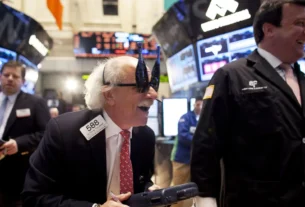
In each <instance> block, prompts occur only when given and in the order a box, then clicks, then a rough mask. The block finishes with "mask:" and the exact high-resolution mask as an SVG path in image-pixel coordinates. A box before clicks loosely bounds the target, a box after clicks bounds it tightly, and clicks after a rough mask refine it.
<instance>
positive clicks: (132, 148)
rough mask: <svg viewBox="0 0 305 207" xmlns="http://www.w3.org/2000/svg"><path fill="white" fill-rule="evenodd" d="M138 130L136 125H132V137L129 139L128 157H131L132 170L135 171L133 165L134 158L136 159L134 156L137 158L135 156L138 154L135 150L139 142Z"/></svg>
mask: <svg viewBox="0 0 305 207" xmlns="http://www.w3.org/2000/svg"><path fill="white" fill-rule="evenodd" d="M138 130H139V129H138V128H137V127H133V129H132V138H131V140H130V159H131V163H132V169H133V171H135V169H134V166H136V165H135V163H136V160H137V159H136V158H137V156H139V155H137V151H136V149H137V144H138V143H139V142H137V134H138Z"/></svg>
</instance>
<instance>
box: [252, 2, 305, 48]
mask: <svg viewBox="0 0 305 207" xmlns="http://www.w3.org/2000/svg"><path fill="white" fill-rule="evenodd" d="M287 3H291V4H297V5H301V6H305V0H265V1H264V2H263V3H262V5H261V6H260V8H259V10H258V11H257V12H256V14H255V17H254V20H253V29H254V38H255V42H256V44H259V43H260V42H261V41H262V40H263V39H264V32H263V24H264V23H270V24H272V25H274V26H276V27H280V26H281V21H282V9H283V5H284V4H287Z"/></svg>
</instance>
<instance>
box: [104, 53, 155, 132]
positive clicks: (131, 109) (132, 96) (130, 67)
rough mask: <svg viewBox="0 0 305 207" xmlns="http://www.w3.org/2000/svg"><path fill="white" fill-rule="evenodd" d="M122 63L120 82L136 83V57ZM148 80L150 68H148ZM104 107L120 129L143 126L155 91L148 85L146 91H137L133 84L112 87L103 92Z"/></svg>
mask: <svg viewBox="0 0 305 207" xmlns="http://www.w3.org/2000/svg"><path fill="white" fill-rule="evenodd" d="M130 60H131V61H129V62H127V63H126V64H124V67H123V69H122V70H123V73H124V77H123V78H122V80H121V82H120V83H136V79H135V68H136V65H137V59H135V58H133V59H130ZM148 74H149V80H150V78H151V77H150V76H151V73H150V70H148ZM104 97H105V101H106V102H105V105H104V108H105V110H106V112H107V113H108V115H109V116H110V117H111V119H112V120H113V121H114V122H115V123H116V124H117V125H118V126H119V127H120V128H122V129H128V128H130V127H133V126H144V125H146V123H147V118H148V111H149V108H150V106H151V105H152V104H153V101H154V100H155V99H156V98H157V92H156V91H155V90H154V89H153V88H152V87H150V89H149V91H148V92H147V93H139V92H138V90H137V88H136V87H134V86H127V87H116V86H115V87H114V88H113V89H112V90H110V91H108V92H105V93H104Z"/></svg>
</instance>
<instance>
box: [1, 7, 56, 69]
mask: <svg viewBox="0 0 305 207" xmlns="http://www.w3.org/2000/svg"><path fill="white" fill-rule="evenodd" d="M0 25H1V26H0V46H1V47H4V48H7V49H9V50H12V51H14V52H16V53H17V54H21V55H23V56H25V57H26V58H27V59H29V60H30V61H31V62H32V63H34V64H36V65H37V64H39V63H40V62H41V61H42V60H43V59H44V58H45V57H46V56H47V55H48V53H49V51H50V50H51V49H52V47H53V40H52V39H51V37H50V36H49V35H48V33H47V32H46V31H45V30H44V29H43V27H42V26H41V25H40V24H39V23H38V22H37V21H35V20H34V19H32V18H31V17H29V16H27V15H25V14H24V13H22V12H19V11H17V10H15V9H13V8H11V7H9V6H8V5H5V4H3V3H1V1H0Z"/></svg>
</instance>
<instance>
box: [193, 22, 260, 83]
mask: <svg viewBox="0 0 305 207" xmlns="http://www.w3.org/2000/svg"><path fill="white" fill-rule="evenodd" d="M255 48H256V43H255V40H254V34H253V28H252V27H247V28H244V29H239V30H236V31H233V32H229V33H225V34H222V35H218V36H215V37H211V38H208V39H203V40H200V41H198V42H197V51H198V60H199V69H200V80H202V81H205V80H210V79H211V77H212V76H213V74H214V73H215V72H216V70H217V69H218V68H221V67H222V66H224V65H225V64H227V63H229V62H232V61H234V60H237V59H239V58H243V57H246V56H248V55H249V54H250V53H251V52H252V51H253V50H255Z"/></svg>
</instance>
